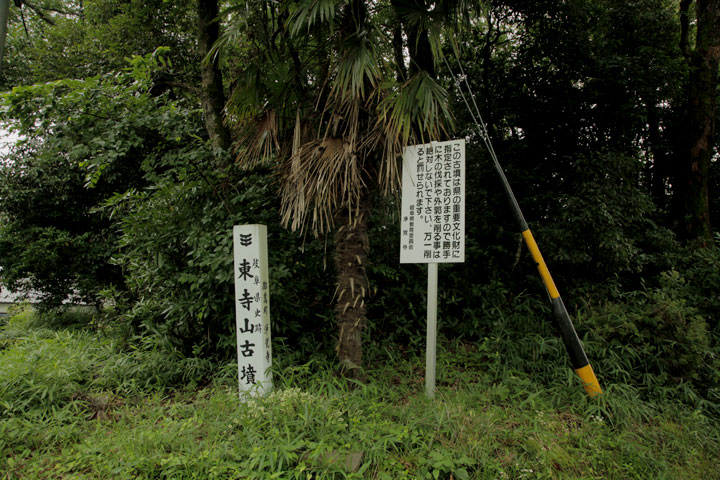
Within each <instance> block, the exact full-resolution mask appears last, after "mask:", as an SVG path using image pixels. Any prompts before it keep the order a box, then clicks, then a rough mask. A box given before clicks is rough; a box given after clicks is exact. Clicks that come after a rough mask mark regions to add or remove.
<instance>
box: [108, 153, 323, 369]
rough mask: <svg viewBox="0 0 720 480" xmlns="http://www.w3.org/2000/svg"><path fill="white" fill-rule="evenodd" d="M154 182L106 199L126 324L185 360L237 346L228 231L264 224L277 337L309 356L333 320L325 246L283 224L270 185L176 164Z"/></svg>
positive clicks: (257, 178) (259, 178)
mask: <svg viewBox="0 0 720 480" xmlns="http://www.w3.org/2000/svg"><path fill="white" fill-rule="evenodd" d="M206 158H207V159H209V161H212V156H209V157H206ZM199 161H202V160H199ZM201 169H202V170H205V173H202V170H201ZM215 172H217V171H215ZM155 185H156V186H155V187H154V188H153V189H149V190H145V191H132V192H128V193H126V194H124V195H119V196H117V197H116V198H115V199H114V200H113V201H112V202H111V205H113V207H114V208H115V211H116V212H117V214H118V215H119V218H120V220H119V229H120V254H119V255H118V256H117V257H116V258H115V261H116V262H117V264H118V265H120V266H121V267H122V268H123V271H124V273H125V277H126V279H127V283H128V287H129V289H130V292H131V294H132V295H131V297H130V298H129V299H128V300H127V301H128V305H127V307H126V308H127V309H128V310H127V313H125V314H124V315H123V319H124V320H126V321H129V322H131V323H132V324H133V325H135V326H136V327H139V328H140V329H142V330H145V331H147V332H151V333H159V334H161V335H163V336H166V337H167V338H168V339H169V340H170V341H171V343H172V344H173V345H174V346H176V347H177V348H179V349H180V350H181V351H182V352H184V353H185V354H188V355H190V354H195V355H201V356H207V355H210V356H216V355H220V356H227V355H230V354H231V352H233V351H234V345H235V341H236V340H235V313H234V312H235V310H234V309H235V302H234V283H233V273H232V272H233V254H232V251H233V250H232V233H231V232H232V227H233V225H237V224H246V223H260V224H266V225H267V226H268V245H269V248H268V250H269V262H270V312H271V322H272V326H273V335H274V336H279V337H284V338H286V339H289V341H290V343H292V344H294V345H301V344H302V345H303V346H304V347H306V348H307V349H309V350H314V349H315V348H316V345H315V344H314V342H315V340H317V339H322V335H323V334H324V333H325V332H326V327H327V326H328V320H329V318H330V317H329V315H330V314H329V310H328V304H329V298H328V296H329V295H330V294H331V293H332V289H331V287H330V285H331V283H330V281H331V279H332V275H331V274H330V272H327V271H325V270H324V268H323V249H322V243H321V242H312V241H305V240H304V239H302V238H299V237H297V236H295V235H292V234H290V233H289V232H287V231H286V230H284V229H282V228H281V226H280V224H279V217H278V216H277V214H276V212H277V209H276V208H275V207H276V205H275V204H274V199H275V198H276V196H275V193H274V186H273V185H272V183H271V179H270V178H269V177H268V176H267V175H262V174H235V175H234V176H230V177H226V176H224V174H222V173H219V172H218V173H213V170H211V169H207V168H206V166H205V165H203V164H199V165H198V168H196V169H193V168H191V167H188V168H186V167H185V166H173V167H171V168H170V169H168V170H167V171H166V172H164V173H163V174H162V177H161V178H158V179H156V181H155ZM321 341H322V340H321Z"/></svg>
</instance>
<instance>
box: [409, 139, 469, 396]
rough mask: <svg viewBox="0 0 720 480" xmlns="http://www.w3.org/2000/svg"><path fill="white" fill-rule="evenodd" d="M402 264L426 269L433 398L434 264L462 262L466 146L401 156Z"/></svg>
mask: <svg viewBox="0 0 720 480" xmlns="http://www.w3.org/2000/svg"><path fill="white" fill-rule="evenodd" d="M401 208H402V210H401V215H400V220H401V221H400V263H427V264H428V296H427V349H426V355H425V394H426V395H427V396H428V398H433V397H434V396H435V373H436V372H435V370H436V361H435V358H436V353H435V352H436V338H437V288H438V263H461V262H464V261H465V140H464V139H461V140H450V141H448V142H432V143H428V144H425V145H412V146H409V147H407V148H405V152H404V153H403V176H402V205H401Z"/></svg>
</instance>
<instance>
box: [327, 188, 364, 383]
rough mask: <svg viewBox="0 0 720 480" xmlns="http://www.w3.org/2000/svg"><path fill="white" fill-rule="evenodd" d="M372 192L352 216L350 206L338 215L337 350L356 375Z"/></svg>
mask: <svg viewBox="0 0 720 480" xmlns="http://www.w3.org/2000/svg"><path fill="white" fill-rule="evenodd" d="M369 216H370V195H369V193H365V196H364V198H363V199H362V200H361V203H360V205H359V207H358V209H357V211H355V212H353V214H352V216H350V214H349V212H348V211H347V209H345V210H343V212H342V213H341V214H339V215H338V216H337V217H336V222H337V225H338V229H337V231H336V233H335V267H336V269H337V278H338V285H337V303H336V305H335V318H336V320H337V324H338V343H337V354H338V360H339V361H340V365H341V366H342V368H344V369H345V373H346V375H348V376H350V377H357V376H358V375H359V374H360V368H361V367H362V353H363V352H362V333H363V328H364V327H365V324H366V323H367V319H366V317H365V311H366V307H365V299H366V298H367V295H368V281H367V274H366V272H365V265H366V259H367V253H368V237H367V228H368V217H369Z"/></svg>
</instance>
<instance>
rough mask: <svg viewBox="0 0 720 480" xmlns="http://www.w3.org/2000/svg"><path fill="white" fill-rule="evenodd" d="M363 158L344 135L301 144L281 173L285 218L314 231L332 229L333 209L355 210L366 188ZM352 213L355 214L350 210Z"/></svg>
mask: <svg viewBox="0 0 720 480" xmlns="http://www.w3.org/2000/svg"><path fill="white" fill-rule="evenodd" d="M363 170H364V168H363V164H362V159H361V157H360V156H359V155H357V153H356V152H355V151H353V148H352V145H351V144H350V143H349V142H348V141H347V139H344V138H325V139H316V140H312V141H310V142H307V143H305V144H303V145H302V146H300V147H299V148H298V149H297V151H296V152H295V154H293V155H292V156H291V157H290V159H289V161H288V162H286V164H285V170H284V171H282V172H281V175H282V177H283V182H282V183H281V213H282V221H283V224H285V225H286V226H287V227H289V228H290V229H292V230H299V231H301V232H303V231H304V230H305V228H306V227H307V226H309V227H310V229H311V230H312V232H313V234H315V235H318V234H320V233H322V232H327V231H329V230H331V229H332V228H333V226H334V222H333V218H334V212H336V211H337V210H338V209H339V208H348V209H349V210H350V212H352V211H353V210H354V209H355V208H356V207H357V205H358V204H359V200H360V198H361V195H362V191H363V190H364V189H365V188H366V185H365V181H364V178H363ZM351 215H352V213H351Z"/></svg>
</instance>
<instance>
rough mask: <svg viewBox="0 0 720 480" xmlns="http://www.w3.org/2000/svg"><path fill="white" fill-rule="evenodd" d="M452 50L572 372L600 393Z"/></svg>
mask: <svg viewBox="0 0 720 480" xmlns="http://www.w3.org/2000/svg"><path fill="white" fill-rule="evenodd" d="M453 51H454V53H455V58H456V59H457V62H458V67H460V73H461V76H460V77H458V76H456V75H455V73H453V69H452V68H451V67H450V63H449V62H448V60H447V58H445V57H443V59H444V60H445V65H446V66H447V68H448V71H449V72H450V74H451V75H452V77H453V80H454V81H455V84H456V86H457V92H458V93H459V94H460V96H461V97H462V99H463V102H465V105H466V106H467V109H468V113H470V116H471V117H472V119H473V121H474V122H475V126H476V127H477V129H478V133H479V134H480V138H481V139H482V141H483V142H484V143H485V147H486V148H487V150H488V152H489V153H490V157H491V158H492V160H493V163H494V165H495V170H496V171H497V173H498V175H499V176H500V180H501V182H502V186H503V189H504V190H505V194H506V195H507V197H508V200H509V201H510V207H511V208H512V211H513V215H514V216H515V220H516V221H517V223H518V226H519V227H520V232H521V233H522V236H523V239H524V240H525V244H526V245H527V247H528V249H529V250H530V253H531V254H532V257H533V260H535V264H536V265H537V268H538V271H539V272H540V277H541V278H542V281H543V283H544V284H545V288H546V289H547V291H548V295H550V301H551V302H552V306H553V313H554V315H555V319H556V320H557V323H558V327H559V329H560V336H561V337H562V341H563V343H564V344H565V350H567V352H568V355H569V356H570V362H571V363H572V366H573V369H574V370H575V373H577V375H578V377H580V380H582V382H583V387H584V388H585V391H586V392H587V394H588V395H589V396H591V397H595V396H597V395H600V394H601V393H602V389H601V388H600V383H599V382H598V380H597V377H595V372H594V371H593V369H592V367H591V366H590V362H588V359H587V355H585V350H583V346H582V343H581V342H580V339H579V338H578V336H577V333H576V332H575V327H574V326H573V324H572V320H570V315H569V314H568V311H567V308H565V304H564V303H563V301H562V299H561V298H560V292H558V289H557V287H556V286H555V282H553V279H552V277H551V276H550V271H549V270H548V267H547V265H546V264H545V260H543V258H542V255H541V254H540V249H539V248H538V246H537V243H536V242H535V238H533V235H532V233H531V232H530V228H529V227H528V224H527V222H526V221H525V217H523V214H522V211H521V210H520V205H518V203H517V200H516V199H515V194H513V191H512V188H510V183H509V182H508V181H507V177H506V176H505V172H504V171H503V169H502V167H501V166H500V162H499V161H498V159H497V155H496V154H495V149H494V148H493V145H492V142H491V141H490V135H488V130H487V126H486V125H485V122H484V121H483V119H482V115H481V114H480V109H479V108H478V106H477V102H475V96H474V95H473V94H472V89H471V88H470V84H469V83H468V81H467V78H468V77H467V75H466V74H465V71H464V70H463V68H462V62H460V56H459V55H458V52H457V48H454V49H453ZM463 82H464V83H465V86H466V88H467V91H468V94H469V95H468V97H469V98H468V97H466V96H465V93H464V92H463V87H462V83H463ZM470 103H472V106H471V105H470Z"/></svg>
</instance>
